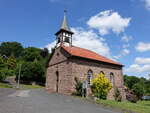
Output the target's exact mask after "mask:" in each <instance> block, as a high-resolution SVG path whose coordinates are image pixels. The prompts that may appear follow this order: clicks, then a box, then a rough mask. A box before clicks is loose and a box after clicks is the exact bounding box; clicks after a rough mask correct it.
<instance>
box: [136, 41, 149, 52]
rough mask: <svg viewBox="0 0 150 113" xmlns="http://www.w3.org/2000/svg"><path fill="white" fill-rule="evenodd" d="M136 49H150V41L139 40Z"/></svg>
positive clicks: (140, 50)
mask: <svg viewBox="0 0 150 113" xmlns="http://www.w3.org/2000/svg"><path fill="white" fill-rule="evenodd" d="M135 49H136V50H137V51H139V52H145V51H150V43H144V42H139V43H138V44H137V46H136V47H135Z"/></svg>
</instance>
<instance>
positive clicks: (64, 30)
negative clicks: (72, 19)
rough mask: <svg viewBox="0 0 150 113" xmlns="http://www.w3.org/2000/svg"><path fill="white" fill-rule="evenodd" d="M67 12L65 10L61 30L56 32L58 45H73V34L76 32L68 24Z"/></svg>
mask: <svg viewBox="0 0 150 113" xmlns="http://www.w3.org/2000/svg"><path fill="white" fill-rule="evenodd" d="M66 13H67V11H66V10H64V19H63V22H62V24H61V27H60V30H59V31H58V32H57V33H55V35H56V40H57V42H56V47H59V46H61V45H64V46H72V35H73V34H74V33H73V32H72V31H71V30H70V28H69V26H68V22H67V17H66Z"/></svg>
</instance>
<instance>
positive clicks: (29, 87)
mask: <svg viewBox="0 0 150 113" xmlns="http://www.w3.org/2000/svg"><path fill="white" fill-rule="evenodd" d="M19 87H20V88H19V89H35V88H43V86H40V85H25V84H20V86H19ZM0 88H14V89H16V87H13V86H11V85H9V84H7V83H1V82H0Z"/></svg>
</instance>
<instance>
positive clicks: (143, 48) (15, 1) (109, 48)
mask: <svg viewBox="0 0 150 113" xmlns="http://www.w3.org/2000/svg"><path fill="white" fill-rule="evenodd" d="M64 9H66V10H67V19H68V23H69V26H70V28H71V30H72V31H73V32H74V33H75V34H74V36H73V45H75V46H79V47H82V48H86V49H89V50H92V51H95V52H97V53H99V54H101V55H103V56H105V57H108V58H110V59H113V60H116V61H118V62H120V63H122V64H123V65H124V68H123V73H124V74H128V75H130V76H132V75H134V76H138V77H145V78H148V74H149V73H150V0H0V43H1V42H5V41H17V42H20V43H22V45H23V46H24V47H29V46H34V47H38V48H44V47H47V48H48V49H49V50H51V47H53V46H54V45H55V38H56V37H55V35H54V34H55V33H56V32H57V31H58V30H59V28H60V25H61V22H62V19H63V11H64Z"/></svg>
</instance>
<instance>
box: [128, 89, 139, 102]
mask: <svg viewBox="0 0 150 113" xmlns="http://www.w3.org/2000/svg"><path fill="white" fill-rule="evenodd" d="M126 99H127V100H128V101H130V102H133V103H136V102H137V101H138V99H137V97H136V95H135V94H134V92H133V91H131V90H129V89H127V90H126Z"/></svg>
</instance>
